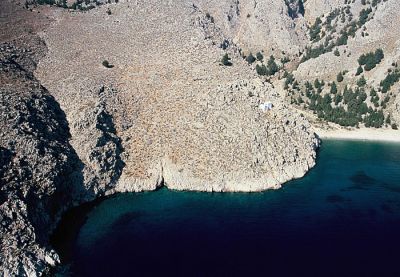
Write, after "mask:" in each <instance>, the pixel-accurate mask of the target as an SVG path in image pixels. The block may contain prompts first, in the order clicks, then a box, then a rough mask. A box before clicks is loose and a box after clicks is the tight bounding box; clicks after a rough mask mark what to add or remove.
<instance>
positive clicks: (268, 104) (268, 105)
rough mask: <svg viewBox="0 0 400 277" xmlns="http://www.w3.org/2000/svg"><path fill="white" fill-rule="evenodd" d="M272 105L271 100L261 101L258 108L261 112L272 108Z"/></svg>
mask: <svg viewBox="0 0 400 277" xmlns="http://www.w3.org/2000/svg"><path fill="white" fill-rule="evenodd" d="M273 107H274V105H273V104H272V103H271V102H265V103H261V104H260V106H259V108H260V109H261V110H262V111H263V112H267V111H270V110H272V108H273Z"/></svg>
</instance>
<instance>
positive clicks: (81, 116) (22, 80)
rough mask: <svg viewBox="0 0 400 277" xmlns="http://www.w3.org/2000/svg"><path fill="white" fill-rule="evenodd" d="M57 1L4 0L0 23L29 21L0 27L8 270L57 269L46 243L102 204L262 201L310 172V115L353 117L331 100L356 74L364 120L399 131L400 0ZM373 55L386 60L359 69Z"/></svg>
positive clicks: (2, 264)
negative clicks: (191, 198)
mask: <svg viewBox="0 0 400 277" xmlns="http://www.w3.org/2000/svg"><path fill="white" fill-rule="evenodd" d="M53 2H54V1H50V2H48V1H47V2H46V1H28V2H26V3H25V2H18V1H17V2H13V1H11V0H7V1H3V2H2V4H1V5H4V7H5V8H3V9H1V12H2V15H4V16H3V17H2V19H1V20H2V21H1V24H2V25H4V26H10V25H12V24H16V25H17V26H19V28H16V29H15V31H10V30H11V29H2V33H0V34H1V37H0V38H1V41H2V44H1V45H0V46H1V56H0V83H1V87H0V97H1V98H0V99H1V102H0V109H1V121H0V124H1V125H0V128H1V131H0V159H1V160H0V222H1V226H0V233H1V241H0V243H1V245H0V247H1V254H0V271H1V272H2V275H4V276H14V275H21V276H24V275H30V276H37V275H43V274H44V273H47V272H48V270H49V269H50V268H51V267H53V266H54V265H55V264H58V263H59V259H58V255H57V254H56V253H55V252H54V251H53V250H52V249H51V246H50V245H49V242H48V237H49V233H50V232H51V231H52V230H53V228H54V227H55V224H56V223H57V221H58V218H59V216H60V215H61V213H62V212H63V211H64V210H66V209H68V208H69V207H71V206H73V205H79V204H80V203H83V202H85V201H90V200H93V199H95V198H97V197H99V196H103V195H110V194H113V193H117V192H126V191H135V192H138V191H144V190H154V189H156V188H157V187H159V186H162V185H165V186H167V187H169V188H171V189H176V190H198V191H209V192H212V191H218V192H223V191H246V192H249V191H261V190H265V189H270V188H279V187H280V186H281V185H282V184H283V183H285V182H287V181H289V180H291V179H294V178H300V177H302V176H303V175H304V174H305V173H306V172H307V171H308V170H309V169H310V168H311V167H313V166H314V164H315V158H316V151H317V148H318V146H319V140H318V139H317V137H316V135H315V134H314V133H313V131H312V124H310V121H309V120H308V119H306V117H305V116H304V115H306V116H307V118H309V119H311V120H312V121H314V120H316V118H317V117H320V118H321V110H318V109H319V108H318V109H317V108H315V106H317V107H320V106H318V104H320V102H321V103H325V104H324V105H322V104H321V105H322V107H323V109H322V112H325V110H324V109H327V110H328V111H331V110H334V109H337V110H340V111H342V110H345V111H346V112H347V111H349V109H350V108H349V107H353V106H354V105H349V103H348V102H345V101H343V102H340V101H339V102H337V103H336V104H333V103H331V104H329V105H327V104H326V103H327V101H328V100H329V99H331V98H333V97H337V96H335V95H339V94H340V93H341V90H344V89H345V87H346V89H349V88H353V89H354V90H357V88H356V87H355V86H356V83H358V81H359V78H360V77H361V76H363V77H364V78H366V84H363V83H359V84H360V86H358V85H357V87H358V92H357V93H358V94H357V95H358V96H357V97H358V98H357V97H356V103H357V105H359V106H360V107H361V108H364V106H365V107H366V109H367V110H364V111H363V112H361V115H358V114H356V116H355V117H357V120H360V122H363V121H365V122H369V121H367V119H368V118H369V117H371V116H372V115H375V114H378V113H379V112H382V116H385V117H386V116H387V117H388V118H389V120H391V123H394V122H399V121H400V116H399V114H400V104H399V99H400V98H399V94H398V93H397V91H398V84H397V81H396V80H395V79H396V76H397V75H395V73H396V72H397V71H396V70H397V65H396V62H397V61H398V57H399V56H398V37H399V36H395V35H393V34H397V33H396V32H398V28H397V29H396V28H395V27H396V26H398V25H399V24H400V23H399V22H398V18H400V17H399V16H397V13H398V12H397V10H396V9H395V7H394V6H395V2H394V1H393V0H387V1H372V2H373V3H370V2H369V1H366V2H365V3H363V1H336V0H325V1H312V0H308V1H301V0H273V1H266V0H265V1H264V0H263V1H240V2H239V1H236V0H223V1H206V0H194V1H186V0H181V1H172V2H171V1H158V0H149V1H110V2H109V3H108V2H106V1H86V2H85V3H84V2H83V1H68V2H66V3H65V4H64V2H63V1H61V2H59V1H57V2H54V3H53ZM115 2H118V3H115ZM350 2H351V3H350ZM18 3H19V5H18ZM57 3H58V6H60V7H56V5H57ZM42 4H50V5H42ZM53 4H54V5H53ZM89 7H90V8H89ZM363 10H365V11H364V12H363ZM16 15H18V16H17V17H16ZM22 17H23V18H24V19H25V20H24V21H18V18H22ZM388 18H389V19H388ZM355 19H357V21H355ZM382 29H385V30H391V33H390V32H382V31H381V30H382ZM25 30H30V31H29V32H26V31H25ZM367 34H368V35H367ZM353 35H354V36H353ZM343 36H347V40H346V43H344V42H343V41H344V39H343ZM333 41H334V42H335V44H334V45H333V46H332V47H331V46H330V45H332V44H330V43H332V42H333ZM338 41H340V43H338ZM342 42H343V43H342ZM384 42H385V43H384ZM321 44H322V46H323V48H320V45H321ZM339 44H340V45H339ZM378 47H381V48H382V49H383V52H384V58H383V59H382V60H379V62H376V64H375V67H374V68H372V69H371V70H366V69H365V66H366V65H363V73H360V74H358V75H357V72H356V70H357V68H358V67H359V66H360V65H359V64H358V59H359V57H360V56H361V55H362V54H365V53H369V52H370V51H375V50H376V49H377V48H378ZM315 49H317V50H315ZM335 50H337V51H335ZM250 53H252V54H254V56H255V57H253V59H251V56H252V55H250ZM256 53H257V55H256ZM271 55H273V56H272V57H270V56H271ZM224 56H225V58H224V59H223V57H224ZM342 70H347V71H348V72H347V73H343V74H344V77H343V79H344V80H342V81H341V82H340V84H339V83H338V84H337V87H336V89H337V91H336V92H334V89H332V88H331V87H332V86H333V85H332V83H333V82H335V80H336V78H337V74H338V73H339V71H340V72H341V71H342ZM389 70H390V71H389ZM389 73H392V75H393V76H392V77H391V79H390V80H389V81H388V82H389V83H390V86H389V89H388V91H386V92H384V91H383V90H386V89H387V88H388V87H387V86H386V84H384V85H385V88H384V86H383V85H381V81H382V80H384V78H386V77H387V76H388V74H389ZM316 78H318V79H319V80H320V81H321V83H323V85H322V84H321V83H320V81H318V82H315V79H316ZM392 81H393V84H392ZM307 82H308V83H312V85H311V86H312V89H308V90H307V87H308V88H309V84H308V83H307ZM374 87H375V88H376V90H377V92H375V93H376V94H373V93H372V92H371V93H370V91H369V89H371V88H374ZM379 87H381V90H379ZM366 88H368V94H371V95H368V96H367V98H365V99H364V98H363V97H364V94H363V92H365V90H366ZM362 89H363V90H364V91H363V92H362V91H361V90H362ZM338 91H339V93H338ZM325 95H328V96H329V97H331V98H329V97H328V96H325ZM387 95H390V96H391V98H390V99H389V100H387V101H386V99H387V98H385V96H387ZM377 97H378V98H377ZM313 99H314V100H313ZM321 99H322V100H321ZM324 99H325V100H324ZM360 99H364V100H363V101H362V102H360V101H359V100H360ZM323 100H324V101H325V102H323ZM331 100H332V99H331ZM353 100H354V99H353ZM313 101H314V102H313ZM385 101H386V102H385ZM375 102H376V103H377V104H376V105H378V106H379V111H378V110H377V109H378V107H375V110H374V109H373V108H372V105H373V104H374V103H375ZM351 103H353V102H351ZM264 104H268V108H267V109H265V106H264ZM364 104H365V105H364ZM328 106H329V107H330V108H329V107H328ZM312 108H315V110H313V109H312ZM310 111H313V112H314V113H315V115H314V114H312V112H310ZM379 115H380V114H379ZM322 116H325V114H324V113H322ZM321 119H324V118H323V117H322V118H321ZM386 121H387V119H386ZM319 122H321V120H320V121H319ZM387 122H388V121H387ZM373 123H374V122H373ZM357 124H358V122H357ZM388 124H389V123H386V125H388ZM389 125H390V124H389Z"/></svg>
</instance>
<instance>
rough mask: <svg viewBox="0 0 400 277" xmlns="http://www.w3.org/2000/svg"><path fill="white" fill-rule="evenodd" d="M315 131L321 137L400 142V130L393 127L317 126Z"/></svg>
mask: <svg viewBox="0 0 400 277" xmlns="http://www.w3.org/2000/svg"><path fill="white" fill-rule="evenodd" d="M314 131H315V133H316V134H317V135H318V136H319V137H320V138H321V139H344V140H347V139H348V140H370V141H389V142H400V130H393V129H375V128H360V129H328V130H327V129H320V128H315V129H314Z"/></svg>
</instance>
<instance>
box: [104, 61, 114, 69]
mask: <svg viewBox="0 0 400 277" xmlns="http://www.w3.org/2000/svg"><path fill="white" fill-rule="evenodd" d="M101 64H102V65H103V66H104V67H106V68H113V67H114V66H113V65H112V64H110V63H109V62H108V61H107V60H104V61H103V62H102V63H101Z"/></svg>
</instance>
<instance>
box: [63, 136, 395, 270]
mask: <svg viewBox="0 0 400 277" xmlns="http://www.w3.org/2000/svg"><path fill="white" fill-rule="evenodd" d="M71 261H72V264H73V266H72V270H73V271H74V275H75V276H149V275H150V276H352V277H353V276H378V277H380V276H400V145H399V144H386V143H371V142H351V141H326V142H324V143H323V146H322V148H321V150H320V152H319V158H318V164H317V166H316V167H315V168H314V169H313V170H311V171H310V173H309V174H307V175H306V177H304V178H302V179H300V180H296V181H292V182H289V183H287V184H286V185H285V186H284V187H283V188H282V189H280V190H276V191H266V192H263V193H196V192H175V191H170V190H167V189H161V190H159V191H156V192H149V193H139V194H121V195H118V196H116V197H112V198H109V199H107V200H105V201H103V202H101V203H100V204H99V205H97V206H95V207H94V208H93V209H92V210H91V211H90V212H89V213H88V215H87V220H86V222H85V223H84V224H83V226H82V227H81V228H80V231H79V233H78V236H77V238H76V240H75V241H74V243H73V249H72V260H71Z"/></svg>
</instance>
